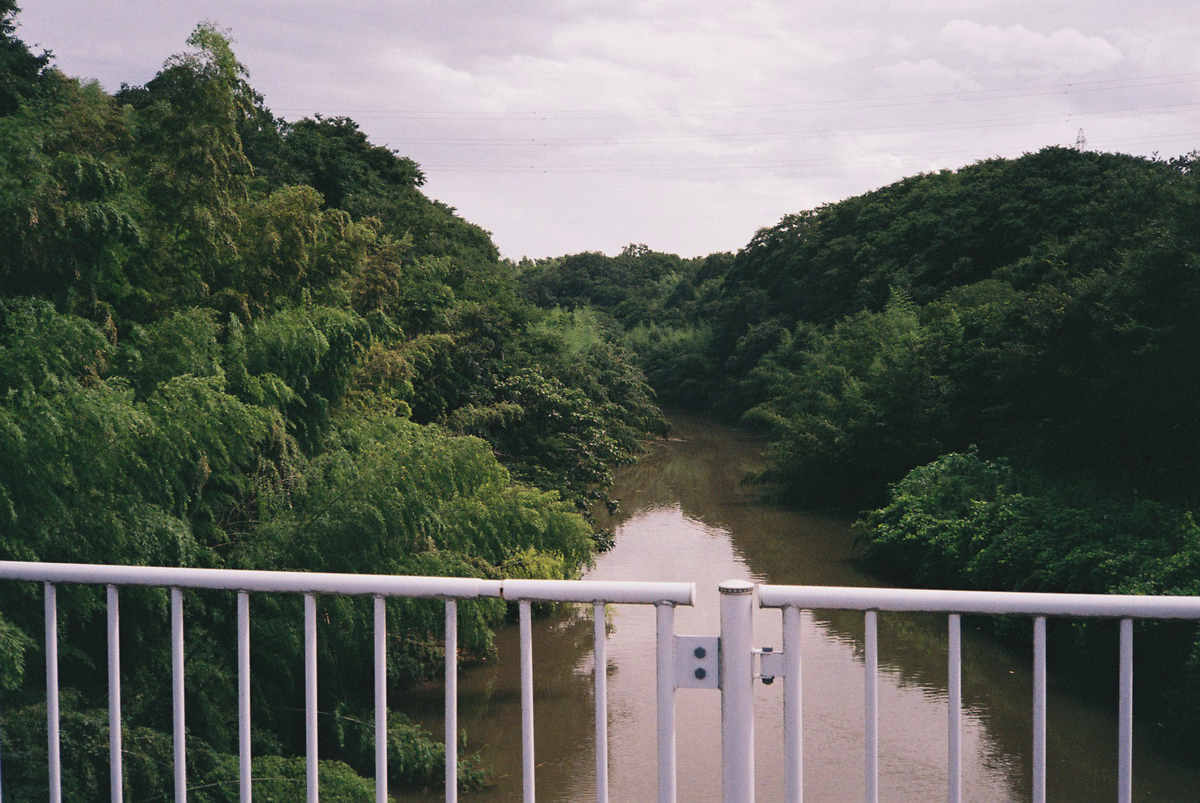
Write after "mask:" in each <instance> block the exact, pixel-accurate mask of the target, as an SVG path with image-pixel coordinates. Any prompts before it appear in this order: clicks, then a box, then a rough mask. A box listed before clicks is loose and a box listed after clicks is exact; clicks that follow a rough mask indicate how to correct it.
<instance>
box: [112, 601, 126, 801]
mask: <svg viewBox="0 0 1200 803" xmlns="http://www.w3.org/2000/svg"><path fill="white" fill-rule="evenodd" d="M119 604H120V603H119V600H118V597H117V587H116V586H115V585H111V584H110V585H109V586H108V772H109V776H110V777H109V790H110V796H111V799H112V803H121V801H123V800H124V799H125V786H124V783H125V778H124V771H123V770H122V769H121V614H120V607H119Z"/></svg>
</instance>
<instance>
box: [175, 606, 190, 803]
mask: <svg viewBox="0 0 1200 803" xmlns="http://www.w3.org/2000/svg"><path fill="white" fill-rule="evenodd" d="M171 704H172V709H173V713H174V744H175V803H184V801H186V800H187V745H186V741H185V739H186V736H185V734H186V731H185V730H184V707H183V592H182V591H181V590H179V589H178V588H172V589H171Z"/></svg>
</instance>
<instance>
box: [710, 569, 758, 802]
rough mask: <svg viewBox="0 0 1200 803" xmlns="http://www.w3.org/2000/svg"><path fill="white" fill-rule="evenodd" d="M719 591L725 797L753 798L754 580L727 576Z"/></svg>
mask: <svg viewBox="0 0 1200 803" xmlns="http://www.w3.org/2000/svg"><path fill="white" fill-rule="evenodd" d="M717 590H718V591H720V593H721V646H720V649H719V650H718V651H717V652H718V661H719V665H720V675H719V677H720V683H721V795H722V797H721V799H722V800H723V801H724V803H754V584H753V583H749V582H746V581H745V580H726V581H725V582H723V583H721V584H720V585H719V586H717Z"/></svg>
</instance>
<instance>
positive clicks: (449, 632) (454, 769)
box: [445, 599, 458, 803]
mask: <svg viewBox="0 0 1200 803" xmlns="http://www.w3.org/2000/svg"><path fill="white" fill-rule="evenodd" d="M445 661H446V803H458V603H457V602H455V601H454V600H452V599H448V600H446V659H445Z"/></svg>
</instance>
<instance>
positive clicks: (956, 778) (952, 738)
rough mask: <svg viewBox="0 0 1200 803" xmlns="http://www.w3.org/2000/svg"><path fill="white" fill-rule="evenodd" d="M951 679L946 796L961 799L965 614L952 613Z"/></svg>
mask: <svg viewBox="0 0 1200 803" xmlns="http://www.w3.org/2000/svg"><path fill="white" fill-rule="evenodd" d="M949 630H950V632H949V640H950V645H949V650H948V652H949V656H948V661H947V663H948V667H947V668H948V671H949V680H948V683H947V684H946V697H947V702H948V706H947V709H948V710H947V715H946V716H947V718H948V721H947V723H946V727H947V731H946V732H947V739H946V744H947V747H946V750H947V756H946V767H947V773H948V775H949V783H948V784H947V786H948V787H949V789H948V793H947V800H948V801H949V803H961V802H962V617H961V616H960V615H959V614H957V613H952V614H950V622H949Z"/></svg>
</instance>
